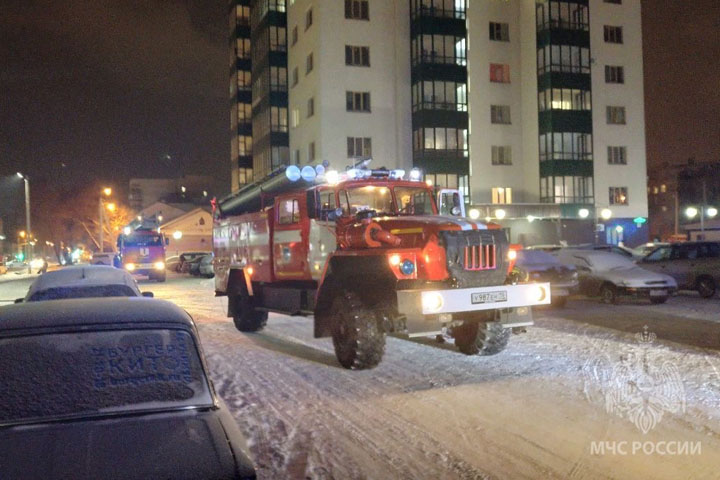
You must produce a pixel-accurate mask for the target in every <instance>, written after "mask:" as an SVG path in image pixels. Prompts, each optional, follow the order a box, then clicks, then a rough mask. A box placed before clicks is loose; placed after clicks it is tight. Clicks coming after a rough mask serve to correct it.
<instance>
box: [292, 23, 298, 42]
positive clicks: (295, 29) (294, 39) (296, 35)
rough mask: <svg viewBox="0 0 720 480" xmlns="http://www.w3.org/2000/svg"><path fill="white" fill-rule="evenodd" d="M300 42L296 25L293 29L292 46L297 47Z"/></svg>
mask: <svg viewBox="0 0 720 480" xmlns="http://www.w3.org/2000/svg"><path fill="white" fill-rule="evenodd" d="M297 41H298V29H297V25H295V26H294V27H293V29H292V44H293V45H295V44H296V43H297Z"/></svg>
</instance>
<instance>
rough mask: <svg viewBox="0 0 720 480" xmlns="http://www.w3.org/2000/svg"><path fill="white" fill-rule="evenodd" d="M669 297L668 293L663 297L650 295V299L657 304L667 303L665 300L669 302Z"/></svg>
mask: <svg viewBox="0 0 720 480" xmlns="http://www.w3.org/2000/svg"><path fill="white" fill-rule="evenodd" d="M667 299H668V297H667V295H665V296H663V297H650V301H651V302H652V303H654V304H655V305H659V304H661V303H665V302H667Z"/></svg>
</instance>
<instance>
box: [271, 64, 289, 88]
mask: <svg viewBox="0 0 720 480" xmlns="http://www.w3.org/2000/svg"><path fill="white" fill-rule="evenodd" d="M270 90H272V91H281V92H285V91H287V68H285V67H270Z"/></svg>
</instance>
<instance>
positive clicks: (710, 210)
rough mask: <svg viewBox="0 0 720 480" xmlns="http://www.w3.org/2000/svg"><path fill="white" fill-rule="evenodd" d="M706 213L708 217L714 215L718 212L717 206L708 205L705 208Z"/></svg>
mask: <svg viewBox="0 0 720 480" xmlns="http://www.w3.org/2000/svg"><path fill="white" fill-rule="evenodd" d="M705 212H706V213H707V216H708V217H710V218H713V217H715V216H716V215H717V214H718V211H717V208H715V207H708V208H707V210H705Z"/></svg>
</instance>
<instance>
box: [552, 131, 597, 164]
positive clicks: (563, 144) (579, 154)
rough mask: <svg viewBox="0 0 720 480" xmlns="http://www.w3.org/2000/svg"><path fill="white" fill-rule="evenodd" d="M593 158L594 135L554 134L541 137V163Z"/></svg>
mask: <svg viewBox="0 0 720 480" xmlns="http://www.w3.org/2000/svg"><path fill="white" fill-rule="evenodd" d="M592 158H593V152H592V135H591V134H589V133H579V132H552V133H543V134H541V135H540V161H544V160H592Z"/></svg>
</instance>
